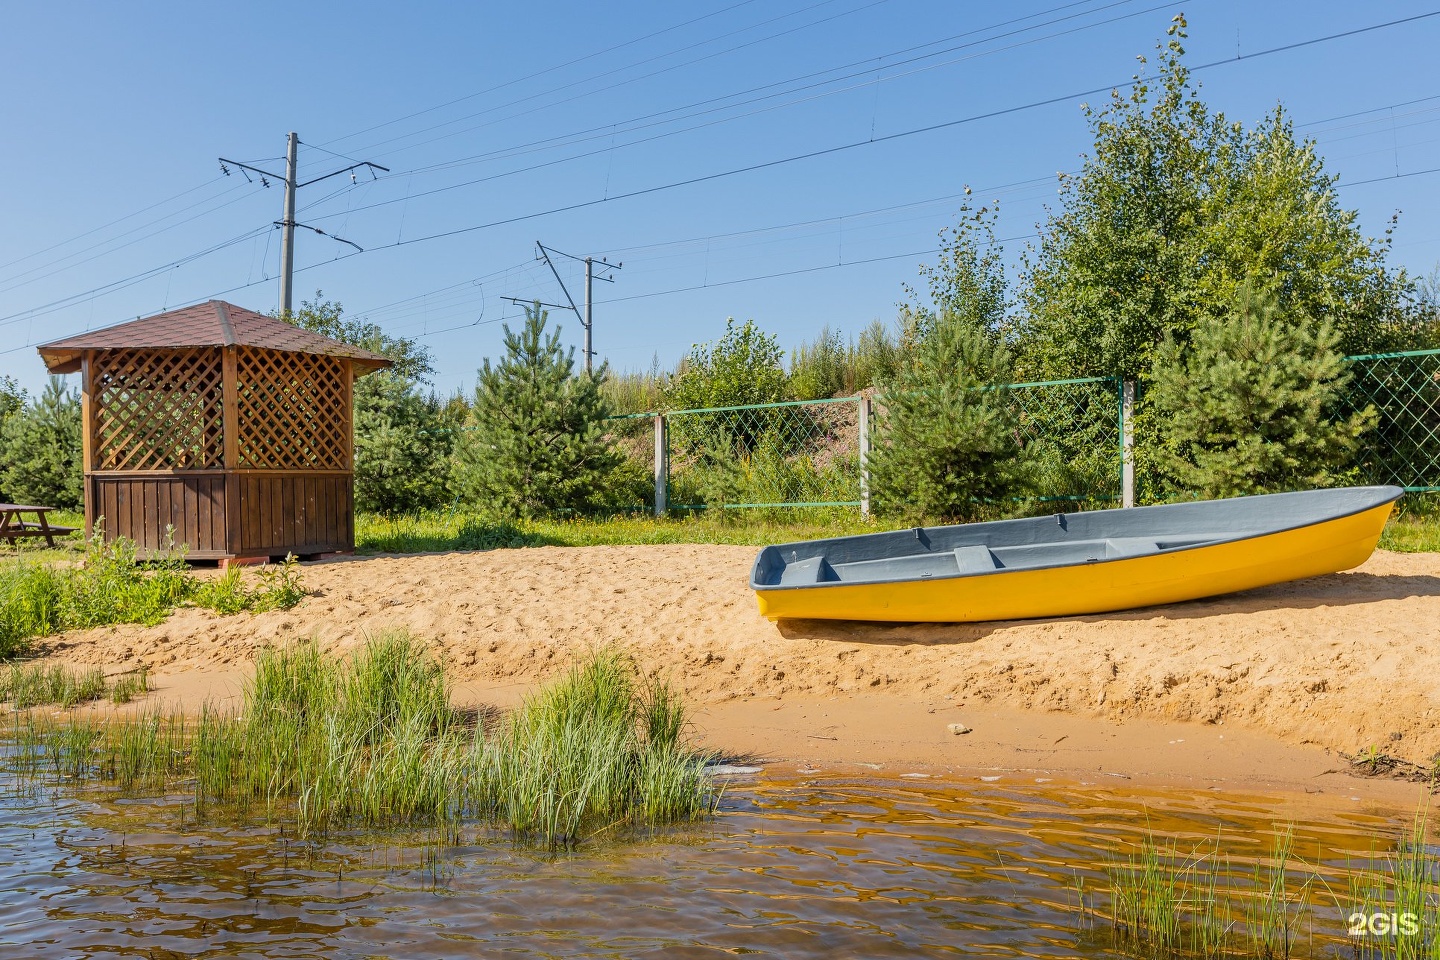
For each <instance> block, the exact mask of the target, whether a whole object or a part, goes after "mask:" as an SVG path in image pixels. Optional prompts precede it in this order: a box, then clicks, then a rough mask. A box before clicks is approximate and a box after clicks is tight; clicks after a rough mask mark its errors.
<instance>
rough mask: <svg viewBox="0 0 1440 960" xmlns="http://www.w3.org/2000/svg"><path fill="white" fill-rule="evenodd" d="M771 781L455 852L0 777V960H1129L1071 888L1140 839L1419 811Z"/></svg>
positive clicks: (1314, 856)
mask: <svg viewBox="0 0 1440 960" xmlns="http://www.w3.org/2000/svg"><path fill="white" fill-rule="evenodd" d="M770 775H771V773H770V772H768V771H767V773H766V774H764V775H762V778H761V779H759V780H753V781H748V782H747V781H744V780H742V781H739V782H736V783H735V784H733V785H732V786H731V787H730V788H729V789H728V790H727V792H726V794H725V798H724V801H723V803H722V807H721V813H720V815H719V817H718V818H717V819H716V820H715V821H714V822H713V823H711V824H707V825H705V826H703V827H700V828H697V829H693V830H689V831H686V832H683V833H679V834H667V835H664V836H661V837H655V838H650V839H645V840H640V841H635V842H629V843H623V844H621V843H610V844H608V845H607V844H604V843H600V842H595V843H592V844H590V845H589V846H588V847H587V848H582V850H581V851H580V852H579V853H576V854H566V855H561V856H547V855H541V854H537V853H535V852H533V851H526V850H524V849H522V848H518V847H516V846H514V845H512V844H511V843H509V842H508V841H507V840H505V839H504V838H501V837H495V836H491V835H486V834H482V833H480V832H478V831H477V830H475V829H473V828H467V829H466V830H464V831H462V835H461V837H460V842H459V844H458V845H449V846H444V847H438V848H437V847H434V846H430V845H427V844H426V843H425V842H424V839H423V838H422V837H419V836H394V837H384V838H377V837H375V836H373V835H371V836H356V837H347V838H340V839H338V840H337V839H335V838H332V839H331V842H330V843H329V844H328V845H326V846H325V847H323V848H318V849H317V848H314V847H311V846H308V845H306V844H303V843H298V842H296V841H295V840H294V839H293V838H291V837H289V836H287V835H285V834H284V833H283V832H281V831H279V830H278V829H276V828H271V827H264V828H241V827H234V826H230V827H227V826H220V825H214V824H212V825H207V826H201V827H198V828H197V827H195V826H194V825H193V823H190V824H187V825H183V826H182V817H183V816H184V814H183V813H182V809H183V808H182V805H181V804H180V803H178V802H170V803H163V802H161V803H156V802H143V803H141V802H115V801H112V800H105V799H102V798H97V797H96V796H95V795H93V794H92V795H90V797H89V798H88V799H83V800H81V799H75V798H73V797H67V796H65V795H63V794H59V793H56V792H54V791H51V790H38V791H35V790H31V791H17V789H16V785H15V783H14V782H13V781H9V782H0V788H3V789H4V791H5V794H4V796H3V797H0V945H9V946H8V947H7V946H0V956H4V957H40V958H50V957H53V958H62V957H63V958H76V957H83V958H98V957H145V958H157V960H158V958H171V957H201V956H204V957H257V958H260V957H264V958H281V957H286V958H291V957H294V958H299V957H335V958H340V957H345V958H349V957H355V958H362V957H363V958H369V957H375V958H397V960H398V958H407V960H409V958H432V957H537V958H538V957H626V958H650V957H654V958H701V957H704V958H712V957H713V958H719V957H727V956H737V955H738V956H758V957H784V958H805V957H826V958H839V957H865V958H881V957H944V956H972V957H1015V956H1024V957H1074V956H1086V957H1102V956H1114V955H1116V953H1117V948H1116V947H1115V944H1114V941H1113V936H1112V933H1111V931H1110V926H1109V923H1108V920H1105V919H1103V918H1102V919H1100V920H1097V921H1096V922H1094V923H1093V925H1091V926H1090V928H1089V929H1086V925H1085V924H1084V923H1083V921H1082V917H1081V915H1080V913H1079V911H1078V909H1077V893H1076V889H1075V880H1076V877H1077V875H1078V876H1081V877H1084V878H1088V880H1087V881H1086V885H1087V887H1088V888H1089V889H1090V890H1094V889H1095V888H1096V886H1097V885H1098V884H1099V881H1100V878H1101V877H1102V876H1103V869H1104V866H1105V864H1106V863H1107V862H1109V859H1110V858H1111V857H1113V856H1114V855H1115V853H1116V852H1120V853H1122V854H1123V853H1125V852H1127V851H1128V850H1129V849H1131V847H1130V846H1129V845H1130V844H1133V843H1134V842H1136V841H1138V840H1139V839H1140V837H1141V836H1142V834H1143V833H1144V832H1145V831H1146V830H1149V831H1152V832H1154V833H1155V834H1158V835H1163V836H1165V837H1168V838H1177V839H1178V840H1179V841H1180V844H1181V846H1182V848H1184V847H1186V846H1187V845H1190V844H1196V845H1203V844H1205V843H1207V842H1209V841H1212V840H1213V839H1214V838H1215V837H1216V836H1217V835H1219V836H1222V837H1223V838H1224V840H1223V843H1224V846H1225V848H1226V850H1227V851H1228V852H1229V853H1230V854H1231V855H1232V856H1235V857H1245V856H1263V854H1264V852H1265V851H1266V849H1268V845H1269V843H1270V838H1271V837H1272V835H1273V830H1274V825H1275V824H1276V823H1277V822H1280V823H1286V822H1291V823H1294V824H1295V827H1296V834H1297V837H1298V841H1297V844H1296V853H1297V855H1298V856H1300V857H1302V858H1303V859H1304V860H1305V861H1306V863H1307V865H1315V866H1318V867H1319V869H1320V870H1321V871H1322V872H1330V873H1333V872H1334V871H1337V870H1338V869H1340V868H1341V867H1343V866H1345V865H1346V864H1347V863H1352V864H1353V863H1363V862H1366V861H1367V860H1368V858H1369V855H1370V853H1371V851H1372V849H1374V847H1375V845H1376V844H1377V842H1378V843H1382V844H1383V843H1384V842H1385V840H1387V839H1389V840H1392V841H1393V839H1394V838H1395V837H1397V836H1398V835H1399V832H1400V829H1401V827H1402V821H1403V819H1404V818H1402V817H1397V816H1395V815H1393V814H1391V813H1390V812H1382V811H1377V810H1369V809H1366V807H1365V806H1364V805H1363V804H1360V803H1355V804H1353V805H1352V806H1351V807H1350V808H1346V807H1343V806H1339V807H1334V808H1332V809H1330V811H1329V812H1327V813H1325V814H1323V815H1315V814H1313V813H1312V814H1310V815H1309V816H1302V817H1296V816H1295V815H1294V813H1293V812H1292V808H1291V807H1289V805H1288V803H1287V802H1286V801H1285V800H1283V799H1281V798H1272V797H1260V796H1237V795H1226V794H1217V793H1213V792H1205V791H1202V792H1198V793H1193V792H1188V791H1159V790H1147V789H1141V788H1137V787H1130V786H1128V785H1125V784H1123V782H1117V784H1114V785H1112V784H1088V785H1081V784H1060V783H1036V782H1033V779H1018V778H1017V779H1014V780H1011V779H1010V778H1006V779H1004V780H1001V781H999V782H992V783H986V782H983V781H981V780H979V779H977V778H975V777H959V776H956V777H953V778H949V779H943V778H937V779H933V780H914V781H911V780H884V781H880V780H864V779H846V778H838V777H826V778H821V779H811V780H804V779H791V780H783V779H767V778H768V777H769V776H770ZM791 775H792V776H793V774H791ZM1339 886H1340V888H1341V889H1343V886H1344V884H1343V881H1340V882H1339ZM1336 916H1338V914H1337V913H1336V911H1335V910H1333V909H1332V910H1329V911H1322V916H1320V917H1319V919H1317V920H1311V921H1307V922H1306V924H1305V930H1306V932H1307V936H1309V935H1310V933H1309V931H1310V930H1311V929H1312V927H1313V928H1315V933H1314V936H1316V937H1318V938H1321V939H1322V940H1324V942H1316V943H1314V944H1311V945H1307V946H1306V947H1305V948H1303V949H1302V950H1301V953H1302V954H1310V953H1313V954H1315V955H1338V954H1339V951H1340V950H1341V947H1342V946H1343V930H1341V929H1340V928H1339V927H1338V926H1337V925H1336V919H1335V917H1336ZM1317 925H1318V926H1317ZM1347 954H1348V951H1347Z"/></svg>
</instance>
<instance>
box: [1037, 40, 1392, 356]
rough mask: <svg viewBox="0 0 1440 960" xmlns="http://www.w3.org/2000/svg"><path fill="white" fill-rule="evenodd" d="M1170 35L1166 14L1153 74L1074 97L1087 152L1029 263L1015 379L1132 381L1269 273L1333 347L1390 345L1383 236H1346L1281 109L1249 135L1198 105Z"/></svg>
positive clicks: (1328, 179)
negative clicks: (1082, 99) (1086, 131)
mask: <svg viewBox="0 0 1440 960" xmlns="http://www.w3.org/2000/svg"><path fill="white" fill-rule="evenodd" d="M1184 38H1185V22H1184V18H1183V17H1177V18H1176V22H1175V23H1174V24H1173V25H1172V27H1171V29H1170V34H1169V39H1168V41H1167V43H1166V44H1165V45H1164V46H1163V47H1161V49H1160V57H1159V62H1158V64H1157V70H1156V72H1155V75H1154V76H1153V77H1152V78H1145V79H1138V78H1137V83H1136V84H1135V85H1134V86H1133V87H1132V88H1131V90H1130V92H1129V93H1128V94H1121V93H1120V92H1118V91H1117V92H1115V93H1114V94H1112V97H1111V99H1110V101H1109V103H1108V104H1106V105H1105V106H1104V107H1102V108H1099V109H1095V108H1091V107H1089V106H1088V105H1087V107H1086V117H1087V118H1088V120H1089V122H1090V126H1091V130H1092V132H1093V134H1094V138H1095V145H1094V150H1093V153H1092V154H1091V156H1090V157H1089V158H1088V159H1087V160H1086V162H1085V165H1084V168H1083V169H1082V170H1081V172H1080V173H1079V174H1078V175H1077V176H1075V177H1066V178H1065V179H1064V181H1063V183H1062V186H1061V197H1062V200H1061V204H1060V208H1059V210H1058V211H1057V212H1056V213H1055V214H1053V215H1052V216H1051V217H1050V219H1049V221H1048V222H1047V223H1046V224H1045V225H1044V227H1043V228H1042V231H1041V237H1040V241H1039V246H1038V249H1037V250H1036V251H1035V253H1034V255H1033V257H1030V258H1027V270H1028V274H1029V283H1028V285H1027V287H1026V288H1025V290H1024V291H1023V297H1022V299H1023V302H1024V306H1025V313H1024V316H1023V318H1022V322H1021V325H1020V329H1019V331H1018V334H1019V343H1020V345H1021V358H1020V359H1021V365H1022V366H1021V369H1022V370H1023V375H1024V377H1025V378H1027V379H1050V378H1063V377H1079V376H1092V375H1093V376H1115V375H1119V376H1123V377H1125V378H1127V379H1135V378H1137V377H1142V376H1143V375H1145V374H1146V373H1147V372H1148V371H1149V369H1150V367H1151V365H1152V363H1153V361H1154V359H1155V356H1156V354H1157V351H1159V349H1160V347H1161V345H1162V344H1164V343H1165V342H1166V341H1167V340H1174V341H1175V342H1176V343H1179V344H1180V345H1182V346H1183V345H1184V344H1185V343H1186V342H1188V340H1189V337H1190V335H1191V332H1192V331H1193V330H1195V328H1196V327H1197V326H1198V325H1199V324H1200V323H1201V322H1202V321H1204V320H1205V319H1206V318H1212V319H1213V318H1216V317H1221V316H1224V315H1225V314H1226V313H1227V312H1228V308H1229V304H1230V303H1231V302H1232V300H1233V298H1234V295H1235V292H1236V290H1237V288H1238V287H1239V286H1240V284H1241V283H1243V282H1244V281H1245V280H1246V278H1248V277H1252V276H1256V277H1274V278H1276V281H1277V284H1278V287H1277V295H1278V297H1279V299H1280V305H1281V307H1282V309H1284V310H1285V311H1286V312H1289V313H1293V314H1295V315H1297V316H1310V317H1313V318H1314V319H1315V320H1316V321H1321V320H1323V321H1327V322H1329V323H1330V325H1331V326H1332V328H1333V329H1334V330H1335V331H1336V332H1337V334H1338V336H1339V340H1338V344H1339V346H1340V348H1341V349H1342V351H1344V352H1346V353H1368V352H1375V351H1379V350H1383V349H1393V348H1397V347H1401V346H1402V344H1401V343H1399V342H1397V338H1398V337H1399V336H1400V335H1401V334H1403V326H1404V325H1403V322H1401V321H1403V316H1402V315H1403V306H1404V295H1405V291H1406V288H1407V285H1408V281H1407V280H1406V279H1405V278H1404V277H1403V276H1399V275H1394V274H1392V273H1391V272H1390V271H1388V270H1387V268H1386V266H1385V254H1386V252H1387V251H1388V248H1389V235H1388V233H1387V234H1386V236H1385V237H1384V238H1383V239H1382V240H1380V241H1375V240H1372V239H1367V238H1366V237H1364V236H1363V235H1362V234H1361V233H1360V231H1359V228H1358V225H1357V222H1356V214H1355V212H1354V211H1351V210H1346V209H1344V208H1342V207H1341V205H1340V203H1339V200H1338V198H1337V196H1336V192H1335V189H1334V183H1335V178H1334V177H1333V176H1332V175H1330V174H1327V173H1325V171H1324V169H1323V164H1322V163H1321V161H1320V159H1319V157H1318V156H1317V155H1316V153H1315V150H1314V144H1313V142H1310V141H1298V142H1297V141H1296V139H1295V137H1294V131H1293V128H1292V126H1291V123H1290V121H1289V119H1288V117H1287V116H1286V114H1285V113H1284V111H1283V109H1280V108H1277V109H1276V110H1275V111H1274V112H1273V113H1272V114H1270V115H1269V116H1268V117H1266V118H1265V119H1264V120H1263V121H1262V122H1261V123H1260V124H1259V125H1258V126H1256V127H1255V128H1254V129H1252V130H1248V131H1247V130H1246V129H1245V128H1244V127H1242V126H1241V125H1240V124H1238V123H1232V122H1231V121H1229V120H1227V119H1226V118H1225V117H1224V115H1223V114H1219V113H1212V112H1211V111H1210V110H1209V109H1208V108H1207V107H1206V105H1205V104H1204V103H1203V102H1202V101H1201V100H1200V99H1199V97H1198V93H1197V89H1196V88H1195V86H1194V85H1193V84H1192V83H1191V81H1190V74H1189V71H1188V69H1187V68H1186V67H1185V65H1184V48H1183V46H1182V41H1183V40H1184ZM1397 323H1398V324H1399V325H1398V326H1397Z"/></svg>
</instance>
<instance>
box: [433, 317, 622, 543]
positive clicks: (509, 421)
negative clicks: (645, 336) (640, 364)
mask: <svg viewBox="0 0 1440 960" xmlns="http://www.w3.org/2000/svg"><path fill="white" fill-rule="evenodd" d="M547 316H548V315H547V313H546V311H544V310H542V309H541V308H540V305H539V304H538V303H537V304H535V305H534V306H533V307H527V308H526V310H525V326H524V327H523V328H522V329H521V330H519V331H512V330H511V329H510V327H509V326H508V325H506V326H505V328H504V331H505V333H504V338H505V357H504V359H502V360H501V361H500V363H499V364H498V365H496V366H492V365H491V363H490V361H489V360H488V359H487V360H486V361H485V365H484V366H483V367H482V368H481V369H480V373H479V383H478V384H476V387H475V405H474V409H473V412H472V417H473V420H474V423H473V428H474V429H473V430H472V431H470V432H469V433H468V434H467V435H466V437H465V440H464V443H463V446H462V450H461V474H460V481H459V482H460V484H461V487H462V490H463V492H464V493H466V494H468V495H469V496H470V497H472V498H473V499H474V500H475V501H476V502H477V504H478V505H479V506H482V507H488V508H490V509H493V510H496V511H497V512H500V513H502V514H505V515H508V516H518V517H534V516H538V515H543V514H550V513H555V512H558V511H562V510H583V509H585V508H587V507H591V506H595V505H597V504H599V503H601V502H602V501H603V499H604V491H605V488H606V485H607V483H608V482H609V480H610V479H611V477H612V475H613V474H614V473H615V471H616V470H617V469H618V468H619V467H620V465H621V462H622V459H623V458H622V457H621V455H620V454H619V453H618V452H617V451H616V450H615V449H614V448H613V447H612V446H611V444H610V442H609V441H608V440H607V439H606V437H605V427H604V422H603V421H604V418H605V416H606V415H607V413H608V409H607V407H606V404H605V401H604V399H603V398H602V397H601V394H600V385H601V383H602V382H603V381H604V379H605V376H606V368H605V367H604V366H603V365H602V366H601V368H600V369H599V370H598V371H596V372H595V373H593V374H591V373H576V372H575V350H574V348H571V349H570V350H568V351H567V350H563V349H562V348H561V346H560V330H559V328H556V330H555V332H553V333H551V334H548V335H547V334H546V332H545V322H546V319H547Z"/></svg>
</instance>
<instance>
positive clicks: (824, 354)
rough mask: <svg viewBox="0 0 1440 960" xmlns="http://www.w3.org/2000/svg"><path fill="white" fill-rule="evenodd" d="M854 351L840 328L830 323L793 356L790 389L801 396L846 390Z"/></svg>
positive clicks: (811, 397) (807, 397)
mask: <svg viewBox="0 0 1440 960" xmlns="http://www.w3.org/2000/svg"><path fill="white" fill-rule="evenodd" d="M849 354H850V351H849V350H848V349H847V348H846V345H845V340H844V338H842V337H841V336H840V331H838V330H831V329H830V327H829V326H826V327H824V328H822V329H821V330H820V335H819V336H817V337H816V338H815V339H814V340H813V341H812V342H811V343H809V344H805V345H802V346H800V347H799V348H797V349H796V350H795V352H794V353H793V354H792V355H791V357H790V392H791V393H792V394H793V395H794V397H795V399H797V400H825V399H828V398H829V397H834V396H837V395H839V394H840V393H842V392H844V391H845V389H846V386H847V383H846V381H847V379H848V378H847V376H846V374H847V373H848V372H849V370H848V369H847V368H849V367H850V366H851V364H850V355H849Z"/></svg>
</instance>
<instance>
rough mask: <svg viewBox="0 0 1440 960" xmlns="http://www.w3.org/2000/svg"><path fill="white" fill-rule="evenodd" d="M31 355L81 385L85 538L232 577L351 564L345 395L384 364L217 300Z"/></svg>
mask: <svg viewBox="0 0 1440 960" xmlns="http://www.w3.org/2000/svg"><path fill="white" fill-rule="evenodd" d="M40 354H41V356H42V357H43V358H44V360H45V362H46V365H47V366H48V367H49V368H50V370H51V371H52V372H55V373H66V372H76V371H78V372H79V373H80V374H81V377H82V387H81V389H82V397H83V421H84V423H83V445H84V462H85V523H86V529H87V532H89V531H91V530H93V528H94V526H95V525H96V524H97V523H101V524H102V525H103V530H104V534H105V537H106V538H107V539H109V538H113V537H117V536H124V537H129V538H131V539H133V540H135V541H136V543H137V544H138V545H139V547H140V549H141V551H142V552H155V551H160V550H164V549H166V548H167V546H169V545H170V543H171V542H172V541H173V544H174V545H175V546H179V545H181V544H183V545H184V546H185V548H186V550H187V553H188V556H190V557H192V558H194V559H218V560H222V561H226V562H230V561H236V560H251V559H261V558H265V557H273V556H282V555H284V554H285V553H295V554H297V555H300V556H309V555H315V554H321V553H334V552H344V551H348V550H352V549H354V464H353V460H354V457H353V446H354V435H353V411H352V406H353V385H354V380H355V377H357V376H362V375H364V374H365V373H368V372H370V371H372V370H375V369H378V368H380V367H383V366H388V365H389V361H388V360H386V359H385V358H384V357H381V356H379V355H378V354H374V353H371V352H369V351H367V350H362V349H360V348H357V347H353V346H350V345H348V344H343V343H340V342H338V341H335V340H331V339H329V338H327V337H322V336H320V335H318V334H314V333H311V332H309V331H305V330H301V329H299V328H297V327H295V326H293V325H291V324H288V323H285V322H283V321H280V320H277V319H275V318H273V317H266V316H263V315H261V314H258V313H253V312H251V311H248V310H242V309H241V308H239V307H235V306H232V305H230V304H226V303H221V302H219V301H210V302H209V303H206V304H202V305H200V306H196V307H189V308H186V309H183V310H176V311H172V312H170V313H165V314H160V315H159V316H155V317H150V318H147V319H144V320H136V321H134V322H131V323H125V324H120V325H118V326H115V327H109V328H106V329H104V330H98V331H95V332H93V333H89V334H83V335H80V336H76V337H70V338H67V339H65V340H60V341H57V342H55V343H51V344H46V345H45V346H43V347H41V348H40Z"/></svg>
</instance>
